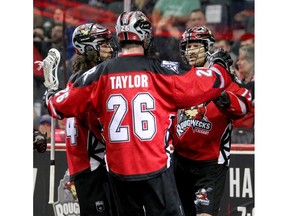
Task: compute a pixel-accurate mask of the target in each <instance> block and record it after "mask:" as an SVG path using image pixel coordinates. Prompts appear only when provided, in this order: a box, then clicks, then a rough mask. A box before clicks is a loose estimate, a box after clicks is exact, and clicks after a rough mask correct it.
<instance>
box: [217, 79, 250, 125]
mask: <svg viewBox="0 0 288 216" xmlns="http://www.w3.org/2000/svg"><path fill="white" fill-rule="evenodd" d="M213 102H214V103H215V105H216V106H217V107H218V109H219V110H220V112H222V113H223V114H224V115H226V116H227V117H228V118H231V119H233V120H236V119H239V118H242V117H243V116H245V115H246V114H247V113H248V112H249V110H251V108H252V98H251V92H250V91H249V90H248V89H245V88H240V87H239V86H238V85H237V84H236V83H234V82H232V83H231V85H230V86H229V87H228V88H227V89H226V91H223V92H222V93H221V95H220V96H219V97H218V98H216V99H215V100H214V101H213Z"/></svg>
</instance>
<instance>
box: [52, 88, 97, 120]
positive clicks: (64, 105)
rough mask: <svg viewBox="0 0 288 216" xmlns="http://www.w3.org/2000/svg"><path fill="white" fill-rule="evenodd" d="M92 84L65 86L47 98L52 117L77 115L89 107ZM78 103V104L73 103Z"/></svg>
mask: <svg viewBox="0 0 288 216" xmlns="http://www.w3.org/2000/svg"><path fill="white" fill-rule="evenodd" d="M93 87H94V85H93V84H91V85H88V86H84V87H74V86H72V85H70V86H69V85H67V87H66V88H65V89H63V90H61V91H59V92H57V93H56V94H55V95H54V96H53V97H50V98H49V101H48V111H49V113H50V114H51V116H52V117H54V118H59V117H60V118H67V117H79V116H81V115H82V113H84V112H85V111H89V110H90V107H91V105H92V104H91V98H90V93H91V91H92V89H93ZM75 104H78V105H75Z"/></svg>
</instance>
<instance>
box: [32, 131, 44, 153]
mask: <svg viewBox="0 0 288 216" xmlns="http://www.w3.org/2000/svg"><path fill="white" fill-rule="evenodd" d="M35 149H36V150H37V152H40V153H44V152H46V149H47V133H45V134H42V133H41V132H40V131H39V130H34V131H33V150H35Z"/></svg>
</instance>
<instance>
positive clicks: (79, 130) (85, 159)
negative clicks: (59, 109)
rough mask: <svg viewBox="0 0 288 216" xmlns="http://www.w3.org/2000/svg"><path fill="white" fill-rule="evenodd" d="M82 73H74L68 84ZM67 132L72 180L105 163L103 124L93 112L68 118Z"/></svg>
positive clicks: (66, 141)
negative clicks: (102, 135)
mask: <svg viewBox="0 0 288 216" xmlns="http://www.w3.org/2000/svg"><path fill="white" fill-rule="evenodd" d="M81 74H82V73H81V72H78V73H76V74H74V75H73V76H72V77H71V78H70V80H69V82H68V84H67V86H68V87H69V86H71V85H72V84H73V82H74V81H75V80H76V79H77V77H78V76H79V75H81ZM92 131H93V132H92ZM65 132H66V140H65V143H66V158H67V164H68V170H69V175H70V181H73V180H75V179H76V178H78V177H81V176H82V175H83V174H85V173H87V172H91V171H93V170H95V169H97V168H98V166H100V165H103V164H105V161H104V151H105V146H104V144H103V142H101V140H102V137H101V125H100V123H99V121H98V120H97V117H95V115H93V113H88V112H83V113H82V114H81V115H80V116H78V117H77V118H76V117H70V118H67V119H66V130H65Z"/></svg>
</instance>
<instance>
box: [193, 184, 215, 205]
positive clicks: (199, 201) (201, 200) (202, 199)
mask: <svg viewBox="0 0 288 216" xmlns="http://www.w3.org/2000/svg"><path fill="white" fill-rule="evenodd" d="M212 190H213V189H212V188H210V187H209V188H207V189H205V188H201V189H199V190H198V191H197V192H196V193H195V195H196V200H195V201H194V203H195V205H205V206H208V205H209V204H210V200H209V199H208V197H207V192H210V191H212Z"/></svg>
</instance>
